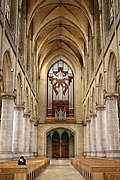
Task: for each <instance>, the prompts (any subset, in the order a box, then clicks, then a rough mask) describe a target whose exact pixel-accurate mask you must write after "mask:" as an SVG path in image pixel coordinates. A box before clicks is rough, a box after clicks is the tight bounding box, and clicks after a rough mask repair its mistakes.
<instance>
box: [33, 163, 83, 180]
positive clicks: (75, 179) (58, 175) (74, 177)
mask: <svg viewBox="0 0 120 180" xmlns="http://www.w3.org/2000/svg"><path fill="white" fill-rule="evenodd" d="M56 179H57V180H68V179H69V180H84V178H83V176H81V175H80V173H79V172H78V171H77V170H76V169H75V168H74V167H73V166H72V165H71V164H70V161H69V160H51V161H50V165H49V166H48V167H47V168H46V169H45V170H44V171H43V172H42V173H40V175H39V176H38V177H37V178H36V179H35V180H56Z"/></svg>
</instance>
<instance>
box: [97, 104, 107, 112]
mask: <svg viewBox="0 0 120 180" xmlns="http://www.w3.org/2000/svg"><path fill="white" fill-rule="evenodd" d="M105 109H106V106H105V105H97V106H96V110H97V111H103V110H105Z"/></svg>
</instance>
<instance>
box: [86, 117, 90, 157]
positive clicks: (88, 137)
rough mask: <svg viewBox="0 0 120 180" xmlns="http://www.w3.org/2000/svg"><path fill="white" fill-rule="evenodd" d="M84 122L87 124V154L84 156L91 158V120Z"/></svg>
mask: <svg viewBox="0 0 120 180" xmlns="http://www.w3.org/2000/svg"><path fill="white" fill-rule="evenodd" d="M86 122H87V153H86V155H87V156H91V139H90V123H91V120H90V119H87V120H86Z"/></svg>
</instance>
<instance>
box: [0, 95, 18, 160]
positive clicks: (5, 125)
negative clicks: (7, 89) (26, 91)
mask: <svg viewBox="0 0 120 180" xmlns="http://www.w3.org/2000/svg"><path fill="white" fill-rule="evenodd" d="M1 96H2V109H1V136H0V159H11V158H13V153H12V135H13V116H14V99H15V94H13V93H3V94H1Z"/></svg>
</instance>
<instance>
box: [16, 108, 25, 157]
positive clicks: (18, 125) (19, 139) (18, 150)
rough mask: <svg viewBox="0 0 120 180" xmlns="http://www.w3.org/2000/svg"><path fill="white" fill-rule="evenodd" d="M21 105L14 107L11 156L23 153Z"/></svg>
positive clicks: (22, 109) (18, 155)
mask: <svg viewBox="0 0 120 180" xmlns="http://www.w3.org/2000/svg"><path fill="white" fill-rule="evenodd" d="M23 111H24V106H23V105H17V106H15V107H14V122H13V153H14V154H13V156H14V157H20V156H21V155H22V153H23V143H22V140H23V136H22V131H23V129H22V128H23Z"/></svg>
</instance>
